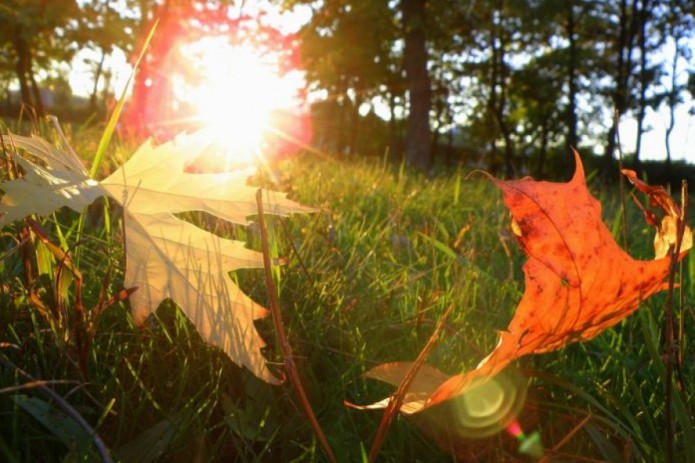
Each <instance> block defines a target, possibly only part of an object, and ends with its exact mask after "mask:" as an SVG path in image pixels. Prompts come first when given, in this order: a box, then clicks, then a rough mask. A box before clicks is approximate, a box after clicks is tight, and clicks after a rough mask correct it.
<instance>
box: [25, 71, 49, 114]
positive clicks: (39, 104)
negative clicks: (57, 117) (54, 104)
mask: <svg viewBox="0 0 695 463" xmlns="http://www.w3.org/2000/svg"><path fill="white" fill-rule="evenodd" d="M30 62H31V61H30ZM29 84H30V85H31V93H32V95H34V110H36V114H37V115H38V116H39V117H43V116H45V115H46V109H45V108H44V106H43V100H42V99H41V90H40V89H39V85H38V84H37V83H36V79H35V78H34V73H33V71H32V70H31V68H29Z"/></svg>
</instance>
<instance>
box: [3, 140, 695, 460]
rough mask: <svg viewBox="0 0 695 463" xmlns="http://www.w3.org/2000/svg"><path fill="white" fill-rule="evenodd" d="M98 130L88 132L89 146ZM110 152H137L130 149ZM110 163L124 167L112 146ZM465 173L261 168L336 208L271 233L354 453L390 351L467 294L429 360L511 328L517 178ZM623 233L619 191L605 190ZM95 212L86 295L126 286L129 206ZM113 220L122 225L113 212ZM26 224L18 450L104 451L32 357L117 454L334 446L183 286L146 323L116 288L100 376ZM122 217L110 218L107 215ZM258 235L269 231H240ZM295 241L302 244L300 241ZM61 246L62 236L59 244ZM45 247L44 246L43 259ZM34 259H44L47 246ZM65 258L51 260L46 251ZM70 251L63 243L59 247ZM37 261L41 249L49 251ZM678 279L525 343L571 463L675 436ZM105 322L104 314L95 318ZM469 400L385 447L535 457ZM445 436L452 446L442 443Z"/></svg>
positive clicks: (257, 453) (682, 399) (303, 452)
mask: <svg viewBox="0 0 695 463" xmlns="http://www.w3.org/2000/svg"><path fill="white" fill-rule="evenodd" d="M97 141H98V138H97V139H92V138H90V137H83V141H82V142H81V143H82V144H83V145H84V146H78V147H77V151H78V152H80V153H81V152H89V151H88V150H87V149H86V148H85V147H86V146H88V145H89V146H91V145H95V144H96V143H97ZM119 150H120V151H119V152H117V153H112V157H113V158H115V159H120V158H121V157H122V156H124V155H127V154H125V153H127V152H128V151H129V149H128V148H127V147H121V148H119ZM105 161H106V163H105V164H104V166H102V167H103V168H104V169H108V168H109V167H108V166H109V165H110V164H109V162H108V160H105ZM467 174H468V172H464V171H455V172H449V173H446V174H442V175H439V176H436V177H434V178H425V177H423V176H421V175H419V174H416V173H413V172H409V171H407V170H405V169H403V168H402V167H399V166H397V165H393V164H391V163H389V162H387V161H386V160H385V159H367V160H350V161H340V162H339V161H335V160H331V159H326V158H323V157H319V156H315V155H309V154H307V155H302V156H298V157H295V158H293V159H291V160H288V161H285V162H282V163H280V164H279V165H278V166H276V169H275V170H274V171H273V172H271V173H269V172H266V173H263V174H261V175H259V177H258V178H256V179H254V181H255V182H257V183H259V184H263V185H265V186H269V187H272V188H274V189H279V190H282V191H287V192H289V193H290V195H291V197H292V198H293V199H296V200H298V201H300V202H302V203H304V204H308V205H312V206H315V207H318V208H319V209H320V211H319V212H317V213H316V214H313V215H307V216H295V217H292V218H289V219H278V218H272V217H269V220H268V222H269V224H268V226H269V231H270V235H271V237H272V238H273V240H274V243H273V246H274V247H275V248H276V249H277V252H278V253H279V255H281V256H285V257H286V260H287V263H286V265H285V266H284V267H282V268H281V269H280V271H279V272H276V273H275V278H276V284H277V286H278V292H279V300H280V308H281V311H282V314H283V321H284V325H285V328H286V331H287V336H288V338H289V340H290V343H291V344H292V348H293V351H294V355H295V360H296V363H297V366H298V368H299V374H300V376H301V377H302V379H303V382H304V384H305V387H306V389H307V393H308V396H309V400H310V401H311V403H312V405H313V406H314V409H315V411H316V414H317V416H318V420H319V422H320V424H321V426H322V428H323V430H324V432H325V434H326V436H327V438H328V440H329V442H330V444H331V446H332V447H333V450H334V451H335V454H336V457H337V459H338V461H360V460H362V459H364V455H366V454H367V453H368V450H369V447H370V445H371V442H372V439H373V438H374V435H375V434H376V430H377V427H378V424H379V421H380V420H381V413H379V412H365V411H357V410H352V409H349V408H347V407H345V406H344V405H343V401H344V400H348V401H350V402H353V403H359V404H365V403H370V402H373V401H376V400H380V399H382V398H384V397H386V396H387V395H388V394H390V393H391V392H392V389H391V388H389V387H387V386H384V385H382V384H380V383H377V382H374V381H371V380H367V379H364V378H361V376H360V375H361V374H362V373H364V372H365V371H366V370H368V369H369V368H371V367H373V366H376V365H378V364H380V363H384V362H389V361H398V360H407V361H409V360H414V359H415V358H416V357H417V355H418V353H419V352H420V350H421V349H422V347H423V346H424V344H425V343H426V342H427V339H428V338H429V336H430V335H431V333H432V331H433V329H434V326H435V324H436V322H437V320H438V319H439V317H440V316H441V314H442V313H443V312H444V311H445V309H446V308H447V307H448V306H449V305H453V306H454V307H455V309H454V311H453V312H452V313H451V315H450V316H449V318H448V320H447V322H446V324H445V327H444V334H443V335H442V336H441V337H440V344H439V345H438V346H437V347H436V348H435V350H434V351H433V353H432V354H431V355H430V357H429V360H428V362H429V363H430V364H433V365H435V366H437V367H438V368H439V369H441V370H443V371H446V372H448V373H457V372H460V371H465V370H466V369H469V368H472V367H474V366H475V364H477V362H478V361H480V359H482V358H483V357H484V356H485V355H486V353H487V352H489V350H490V349H492V347H494V345H495V343H496V330H499V329H503V328H504V327H506V325H507V323H508V321H509V320H510V319H511V316H512V314H513V311H514V308H515V306H516V304H517V302H518V300H519V298H520V296H521V293H522V291H523V285H522V282H523V276H522V273H521V264H522V263H523V256H522V254H521V252H520V251H519V250H518V249H517V247H516V244H515V243H514V240H513V235H512V234H511V232H510V231H509V219H508V213H507V210H506V209H505V207H504V205H503V204H502V201H501V194H500V193H499V192H498V191H497V190H496V189H495V187H494V186H493V185H491V184H490V183H489V182H487V181H485V180H484V179H483V177H482V176H479V175H478V176H476V175H473V176H471V177H468V176H467ZM594 190H595V192H596V193H597V195H598V196H599V198H600V200H601V201H602V203H603V204H604V218H605V220H606V222H607V223H608V226H609V228H611V229H612V230H613V231H614V235H615V236H616V237H618V241H620V234H621V232H620V230H621V226H622V224H621V223H619V221H620V217H621V214H620V204H619V201H618V196H619V194H618V191H617V189H607V190H603V191H600V190H597V189H594ZM108 210H109V217H108V218H109V221H106V222H105V217H104V215H103V211H104V207H103V206H102V205H99V204H97V205H95V206H92V207H91V208H90V210H89V211H88V212H87V215H86V220H85V225H84V231H83V235H82V236H83V240H82V242H81V243H79V244H78V246H79V248H80V262H79V266H80V269H81V271H82V276H83V278H84V283H83V286H84V290H83V291H84V294H83V298H84V305H85V307H87V308H89V307H93V306H94V305H95V304H96V303H97V301H98V299H99V293H100V291H102V290H103V291H105V292H106V293H108V295H109V296H110V295H114V294H117V293H118V291H119V290H120V289H122V281H123V274H122V270H123V265H122V264H121V263H122V261H123V255H122V247H121V245H120V241H119V230H120V216H119V212H118V208H115V207H111V208H109V209H108ZM78 222H79V217H78V215H77V214H74V213H72V212H69V211H61V212H59V213H58V214H56V215H55V216H54V217H49V218H46V219H44V220H43V222H42V226H43V227H44V228H45V229H46V230H47V234H48V235H49V236H50V237H51V238H53V239H54V240H55V241H56V242H58V238H57V237H58V236H64V237H65V242H66V243H67V244H70V245H71V246H73V247H74V246H76V243H74V241H72V240H73V239H74V237H75V235H76V233H77V232H76V231H77V227H78ZM105 223H110V227H105ZM643 223H644V221H643V219H642V218H641V214H640V212H639V211H638V210H637V209H636V208H635V207H633V206H632V205H628V226H629V236H630V240H631V242H630V252H631V254H632V255H633V256H637V257H641V258H649V256H650V254H649V252H650V251H649V249H650V246H651V244H650V241H651V231H649V230H647V227H646V226H645V225H643ZM21 228H22V224H21V223H16V224H14V225H12V226H9V227H7V228H6V229H5V230H3V235H2V237H1V238H0V244H1V245H2V248H1V249H0V254H2V256H3V258H2V260H0V281H1V282H2V286H1V291H0V326H2V327H3V329H2V330H0V460H3V461H8V462H14V461H17V462H25V461H27V462H28V461H93V460H95V459H98V454H97V453H96V450H95V449H94V447H93V446H92V444H91V439H90V436H88V435H86V434H85V432H84V430H82V429H81V428H80V427H79V426H78V424H77V423H76V422H75V420H74V419H71V418H70V417H69V416H68V415H66V413H65V412H64V411H61V410H60V409H59V408H58V407H56V405H55V404H54V403H53V402H52V401H51V400H50V399H49V398H47V397H46V396H45V395H44V394H42V392H41V389H40V388H39V387H36V385H34V384H32V383H31V382H30V381H29V380H28V379H27V378H26V377H23V376H21V374H20V373H18V370H17V369H16V368H21V369H22V370H23V371H25V372H26V373H27V374H29V375H30V376H31V377H32V378H34V379H35V380H41V381H46V382H47V383H46V384H45V386H46V387H49V388H51V389H52V390H54V391H55V392H57V393H58V394H59V395H60V396H61V397H62V398H63V399H64V401H65V402H66V403H67V404H68V405H69V406H71V407H72V408H74V409H75V410H76V411H77V412H78V413H79V414H80V416H82V417H83V418H84V419H85V420H86V421H87V422H88V423H89V424H90V425H91V427H92V428H93V429H94V430H95V431H96V432H97V433H98V435H99V436H100V437H101V438H102V439H103V440H104V442H105V444H106V445H107V446H108V448H109V449H110V451H111V453H112V456H113V457H114V459H116V460H120V461H124V462H138V461H139V462H143V463H145V462H154V461H240V462H256V461H325V457H324V456H323V454H322V451H321V447H320V445H319V444H318V443H317V442H316V440H315V438H314V436H313V433H312V430H311V426H310V424H309V423H308V421H307V420H306V418H305V416H304V414H303V412H302V410H301V407H300V406H299V403H298V401H297V398H296V394H295V393H294V391H293V390H292V388H291V386H290V385H289V384H286V385H284V386H280V387H274V386H270V385H267V384H265V383H263V382H261V381H259V380H258V379H256V378H255V377H253V376H252V375H250V374H249V373H248V372H247V371H245V370H243V369H240V368H237V367H236V366H235V365H233V364H232V363H231V362H230V361H229V360H228V359H227V358H226V357H225V356H224V354H222V353H221V352H220V351H218V350H216V349H214V348H211V347H209V346H207V345H205V344H204V343H203V342H202V340H201V339H200V338H199V336H198V335H197V333H196V331H195V328H194V327H193V326H192V324H191V323H190V322H189V321H188V320H187V319H186V318H185V316H184V315H183V314H182V313H181V312H180V311H178V310H177V309H176V308H175V307H174V306H173V305H172V304H167V303H165V304H164V305H163V306H162V307H161V308H160V309H159V311H158V313H157V314H156V316H155V317H154V319H153V320H152V322H151V323H149V325H148V326H147V327H146V328H145V329H142V330H140V329H137V328H135V327H134V326H133V324H132V322H131V320H130V318H129V314H128V310H127V307H126V304H125V303H124V302H117V303H115V304H114V305H112V306H111V307H109V308H108V309H106V310H105V311H104V312H103V314H102V315H101V316H100V317H98V319H97V318H96V317H94V318H92V319H90V318H89V314H90V313H93V312H90V311H89V310H87V311H86V312H87V315H86V317H87V318H86V320H87V325H88V326H94V324H96V323H98V325H97V326H96V329H95V331H94V333H95V334H94V339H93V344H92V346H91V348H90V349H89V350H88V358H87V374H86V375H85V374H84V373H83V372H81V370H80V368H79V365H78V357H79V355H78V354H79V352H78V351H77V349H76V345H75V337H74V336H75V328H74V327H75V326H76V321H75V320H76V318H75V313H74V311H73V310H71V309H70V307H71V305H70V304H68V305H67V307H68V310H67V314H66V315H65V316H64V319H62V321H61V322H56V320H55V319H52V318H51V317H46V316H42V315H41V313H40V311H39V310H38V309H37V306H36V304H35V303H32V302H31V301H30V300H29V299H28V298H27V296H26V295H27V280H26V276H25V268H24V265H23V258H22V253H21V252H20V251H19V250H16V248H17V241H16V240H17V237H18V236H19V235H20V230H21ZM107 230H108V232H107ZM227 232H228V233H232V234H234V236H236V237H237V238H241V239H246V240H247V242H248V243H249V245H250V246H252V247H254V248H256V249H260V244H259V238H258V236H257V233H255V231H254V229H253V228H249V229H243V228H241V227H235V228H232V229H227ZM294 250H296V251H297V252H296V253H295V252H294ZM44 253H45V250H44ZM35 255H36V253H35V254H34V256H35ZM32 259H35V257H33V256H32ZM48 261H51V259H50V258H48ZM53 261H54V262H53V265H55V259H53ZM33 267H34V268H36V262H35V261H33ZM686 267H687V272H688V273H687V275H686V276H687V277H688V278H686V280H685V283H684V285H683V287H682V288H683V290H685V291H686V293H687V301H688V302H689V301H690V300H691V299H692V297H693V295H694V294H693V291H694V289H695V283H694V282H693V279H692V278H690V275H691V274H692V272H693V270H695V260H694V258H693V257H692V256H690V257H689V258H688V260H687V261H686ZM234 277H235V278H237V279H238V281H239V283H240V285H241V287H242V289H244V290H245V291H246V292H247V293H249V294H250V295H251V296H252V297H253V298H254V299H255V300H257V301H259V302H260V303H262V304H264V305H266V306H267V305H268V301H269V299H268V294H267V292H266V286H265V283H264V276H263V272H262V271H261V270H245V271H239V272H236V275H235V276H234ZM55 283H56V281H55V278H53V277H51V275H50V273H49V274H46V275H44V276H41V277H39V278H38V280H37V281H36V282H35V283H34V287H33V289H34V292H35V293H36V294H37V295H38V296H39V297H40V299H41V300H42V301H44V302H45V303H46V304H48V305H50V304H51V303H52V302H54V301H55V300H56V298H57V297H58V296H62V297H67V299H68V301H74V294H73V293H72V292H67V291H65V290H63V292H62V293H60V294H57V295H55V294H53V293H54V292H55V291H54V289H55V287H56V284H55ZM664 303H665V296H664V295H657V296H655V297H653V298H652V299H650V300H648V301H647V302H645V303H644V304H643V305H642V307H641V308H640V309H639V310H638V312H637V313H636V314H635V315H634V316H632V317H630V318H629V319H627V320H626V321H624V322H622V323H621V324H619V325H618V326H616V327H615V328H613V329H611V330H609V331H608V332H606V333H605V334H603V335H601V336H599V337H598V338H596V339H595V340H593V341H590V342H588V343H584V344H574V345H571V346H568V347H567V348H564V349H562V350H561V351H558V352H554V353H550V354H545V355H542V356H536V357H532V358H527V359H523V360H522V361H520V362H518V363H517V366H518V370H519V376H520V377H523V378H528V380H523V381H522V383H523V384H528V387H527V391H526V394H527V400H526V401H525V403H524V405H523V408H522V409H521V411H520V413H519V421H520V423H521V425H522V427H523V429H524V431H525V432H526V434H531V433H532V432H534V431H536V430H537V431H538V432H539V433H540V435H541V436H542V441H543V444H544V446H545V448H546V449H548V450H553V453H552V454H551V453H548V455H553V457H554V458H558V459H561V460H563V459H564V460H569V461H581V460H580V458H585V459H586V460H585V461H597V460H601V461H605V460H608V461H644V460H647V461H660V460H662V461H663V460H664V458H665V455H666V449H665V445H666V444H665V442H666V438H665V433H664V430H665V423H664V419H665V418H664V417H665V403H664V384H665V369H664V365H663V361H662V359H661V346H662V344H663V342H662V331H663V326H664V315H663V313H664V310H663V307H664ZM685 307H686V309H684V313H683V314H682V316H684V317H685V321H686V323H685V327H686V333H685V337H684V340H685V342H684V345H683V346H681V347H682V348H683V349H684V352H685V353H686V360H685V362H684V368H685V369H684V371H683V375H684V384H685V385H686V386H687V385H690V384H693V381H694V380H695V370H694V368H693V366H692V365H693V362H692V361H691V360H692V346H691V339H692V338H693V335H694V334H695V333H694V332H693V324H692V322H693V318H692V309H690V308H689V305H687V304H686V306H685ZM89 323H92V324H93V325H89ZM257 325H258V327H259V330H260V331H261V334H262V336H263V337H264V339H266V340H267V341H268V344H269V347H268V349H267V352H266V354H267V357H268V358H269V359H270V360H271V362H273V363H276V364H281V363H282V357H281V353H280V346H279V345H278V343H277V339H276V337H275V335H274V331H273V328H272V323H271V321H270V320H267V319H266V320H262V321H260V322H259V323H257ZM692 394H693V392H692V391H691V390H689V389H687V388H686V389H685V390H682V391H680V390H678V389H677V388H676V389H675V390H674V395H675V397H674V419H675V425H676V430H677V433H676V435H675V447H676V449H675V451H676V453H675V457H676V461H695V456H694V455H693V450H692V449H695V438H693V431H692V429H693V422H692V416H693V415H692V413H691V409H692V406H693V403H694V402H693V397H692ZM454 422H455V420H454V415H453V411H452V410H450V409H447V408H446V407H440V408H438V409H437V410H434V411H432V412H427V413H426V414H423V415H421V416H417V417H415V418H408V419H406V418H403V417H399V418H398V419H397V420H396V421H395V422H394V424H393V426H392V428H391V430H390V432H389V434H388V436H387V438H386V440H385V442H384V445H383V447H382V449H381V453H380V457H381V460H382V461H404V460H407V461H423V462H424V461H428V462H429V461H451V460H452V458H453V457H454V456H457V457H458V458H460V459H462V460H464V461H529V457H528V456H525V455H522V454H520V453H519V443H518V442H517V441H516V439H514V438H513V437H512V436H510V435H509V434H507V433H505V432H504V431H502V432H500V433H496V434H494V435H492V436H489V437H484V438H471V437H469V436H466V435H457V437H456V439H455V440H454V443H453V444H452V443H451V442H449V441H448V439H447V437H446V436H447V433H448V432H454V433H456V432H459V431H460V430H458V431H457V430H456V429H455V427H451V426H449V425H451V424H453V423H454ZM438 442H440V443H443V444H444V445H443V446H440V445H438Z"/></svg>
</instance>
